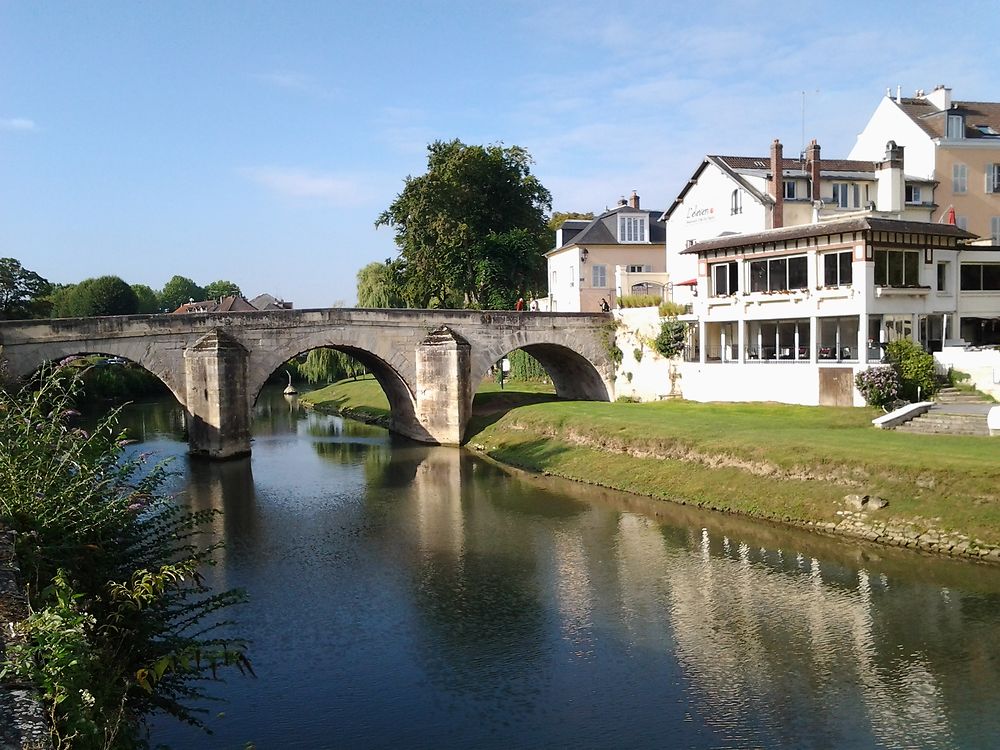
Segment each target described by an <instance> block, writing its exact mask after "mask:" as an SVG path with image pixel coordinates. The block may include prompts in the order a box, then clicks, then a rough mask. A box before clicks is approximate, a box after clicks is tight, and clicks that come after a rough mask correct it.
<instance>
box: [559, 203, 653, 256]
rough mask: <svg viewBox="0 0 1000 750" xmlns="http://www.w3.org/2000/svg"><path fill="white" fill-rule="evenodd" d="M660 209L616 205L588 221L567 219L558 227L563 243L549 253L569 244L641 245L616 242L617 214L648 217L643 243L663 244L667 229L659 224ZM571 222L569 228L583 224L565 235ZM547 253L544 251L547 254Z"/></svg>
mask: <svg viewBox="0 0 1000 750" xmlns="http://www.w3.org/2000/svg"><path fill="white" fill-rule="evenodd" d="M661 213H662V212H661V211H647V210H646V209H644V208H632V207H631V206H618V207H617V208H613V209H611V210H610V211H605V212H604V213H603V214H601V215H600V216H597V217H595V218H594V219H592V220H590V221H585V220H581V219H567V220H566V221H564V222H563V223H562V224H561V225H560V229H562V230H563V244H562V245H561V246H560V247H557V248H555V250H550V251H549V253H554V252H556V251H558V250H562V249H563V248H566V247H570V246H571V245H584V244H586V245H619V244H620V245H622V246H628V247H635V246H636V245H642V244H643V243H641V242H639V243H636V242H621V243H620V242H618V228H617V226H616V225H617V216H618V215H619V214H638V215H645V216H647V217H649V227H648V229H649V235H648V236H647V237H646V239H647V242H646V243H645V244H650V245H665V244H666V241H667V230H666V227H664V226H663V225H662V224H660V223H659V222H658V221H657V219H658V218H659V216H660V214H661ZM570 224H572V225H573V226H570V227H569V228H570V229H571V230H573V229H576V225H577V224H583V225H584V226H583V227H582V228H579V229H578V230H577V231H575V232H573V233H572V234H571V235H570V236H568V237H567V232H566V231H565V230H566V228H567V225H570ZM549 253H546V255H548V254H549Z"/></svg>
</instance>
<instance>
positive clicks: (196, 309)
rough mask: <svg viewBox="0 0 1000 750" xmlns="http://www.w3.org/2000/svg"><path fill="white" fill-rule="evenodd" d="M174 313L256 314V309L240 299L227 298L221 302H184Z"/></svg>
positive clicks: (234, 297) (210, 300) (212, 300)
mask: <svg viewBox="0 0 1000 750" xmlns="http://www.w3.org/2000/svg"><path fill="white" fill-rule="evenodd" d="M174 312H175V313H215V312H257V308H256V307H254V306H253V305H251V304H250V303H249V302H247V301H246V300H245V299H243V298H242V297H236V296H229V297H223V298H222V299H221V300H214V299H209V300H202V301H201V302H185V303H184V304H183V305H181V306H180V307H178V308H177V309H176V310H174Z"/></svg>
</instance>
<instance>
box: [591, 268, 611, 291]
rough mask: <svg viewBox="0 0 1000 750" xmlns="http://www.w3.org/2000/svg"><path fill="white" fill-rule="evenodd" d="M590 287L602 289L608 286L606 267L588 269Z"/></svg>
mask: <svg viewBox="0 0 1000 750" xmlns="http://www.w3.org/2000/svg"><path fill="white" fill-rule="evenodd" d="M590 273H591V286H594V287H600V288H604V287H606V286H607V285H608V267H607V266H605V265H603V264H602V265H597V266H591V267H590Z"/></svg>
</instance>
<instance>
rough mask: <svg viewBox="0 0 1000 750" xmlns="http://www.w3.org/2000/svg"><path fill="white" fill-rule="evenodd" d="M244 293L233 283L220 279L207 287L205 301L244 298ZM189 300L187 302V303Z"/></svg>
mask: <svg viewBox="0 0 1000 750" xmlns="http://www.w3.org/2000/svg"><path fill="white" fill-rule="evenodd" d="M242 296H243V292H241V291H240V288H239V287H238V286H237V285H236V284H234V283H233V282H232V281H226V280H225V279H219V280H218V281H213V282H212V283H211V284H206V285H205V299H219V298H220V297H242ZM186 301H187V300H185V302H186Z"/></svg>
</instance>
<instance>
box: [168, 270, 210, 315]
mask: <svg viewBox="0 0 1000 750" xmlns="http://www.w3.org/2000/svg"><path fill="white" fill-rule="evenodd" d="M205 299H207V297H206V295H205V290H204V289H203V288H202V287H200V286H198V285H197V284H195V283H194V281H192V280H191V279H189V278H187V277H186V276H174V277H173V278H172V279H170V281H168V282H167V283H166V284H164V285H163V289H162V290H161V291H160V306H161V307H162V308H163V309H165V310H166V311H167V312H173V311H174V310H176V309H177V308H178V307H180V306H181V305H183V304H184V303H185V302H189V301H190V300H194V301H195V302H201V301H202V300H205Z"/></svg>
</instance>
